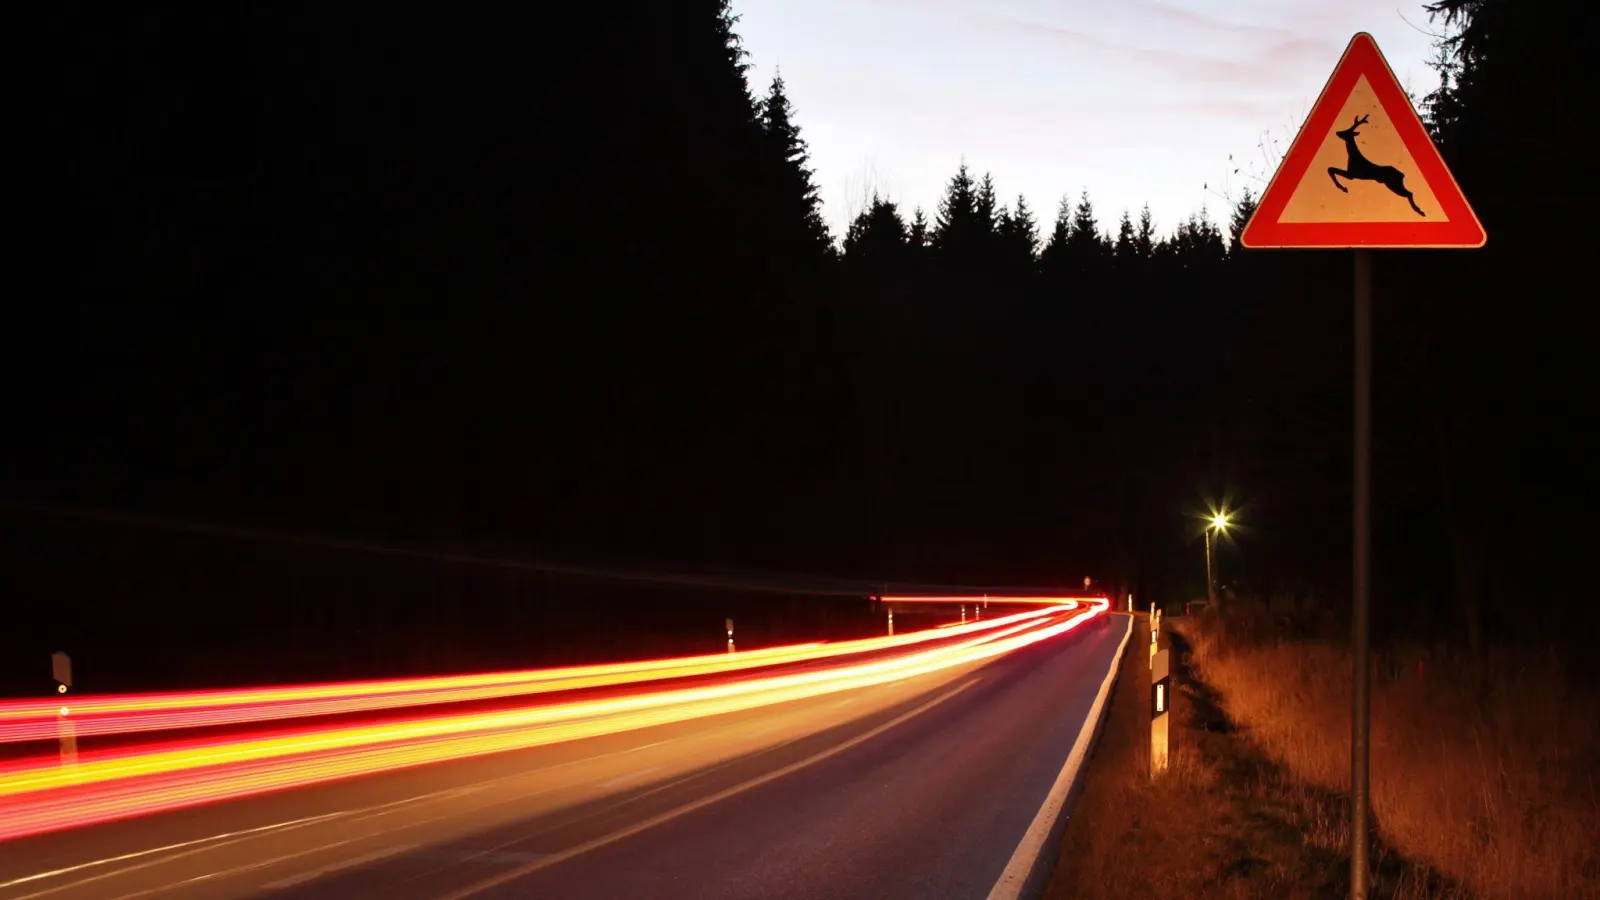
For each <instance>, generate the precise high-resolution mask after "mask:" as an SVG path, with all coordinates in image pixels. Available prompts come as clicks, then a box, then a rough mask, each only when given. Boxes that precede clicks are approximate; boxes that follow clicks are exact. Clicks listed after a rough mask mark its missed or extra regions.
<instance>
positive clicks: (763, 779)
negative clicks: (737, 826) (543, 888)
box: [439, 677, 982, 900]
mask: <svg viewBox="0 0 1600 900" xmlns="http://www.w3.org/2000/svg"><path fill="white" fill-rule="evenodd" d="M981 680H982V678H981V677H979V678H973V679H970V680H968V681H966V682H963V683H962V684H961V685H960V686H959V687H956V688H954V689H952V690H948V691H945V692H944V693H942V694H940V695H939V696H937V697H935V698H933V699H932V700H929V701H928V702H926V703H924V704H922V705H921V706H918V707H917V708H915V709H913V710H910V711H908V712H904V713H901V714H900V715H898V716H895V717H894V718H893V719H890V720H889V721H887V722H885V723H883V724H882V725H879V726H878V727H876V728H874V729H872V730H871V731H867V732H863V733H862V734H858V735H856V736H855V737H853V738H851V739H849V740H847V741H844V742H842V743H839V744H835V745H833V746H832V747H829V748H828V749H826V750H823V751H820V752H818V753H813V754H812V755H810V756H808V757H806V758H805V759H802V760H798V761H796V762H792V763H790V764H788V765H786V766H784V767H783V768H780V769H774V770H772V771H771V772H768V773H766V774H765V775H760V776H757V777H755V778H752V779H750V780H748V781H742V782H740V783H739V784H736V785H734V786H732V787H729V788H724V789H723V790H720V791H718V792H716V793H715V794H711V795H710V796H706V797H701V798H700V799H699V800H695V801H693V802H691V803H685V804H684V805H682V806H679V807H677V808H676V809H669V810H667V811H666V812H664V813H659V814H657V815H654V816H651V817H650V818H648V819H645V820H644V821H643V822H639V823H637V824H635V825H630V826H628V827H627V828H622V829H619V830H617V831H613V832H611V833H610V834H604V835H601V836H600V837H597V838H593V839H591V840H588V841H584V842H583V843H581V844H578V845H577V846H574V847H568V848H567V849H565V850H562V851H561V852H559V853H552V854H550V855H549V856H548V857H546V858H544V859H541V860H539V861H537V862H531V863H528V864H527V865H525V866H519V867H518V868H516V869H513V870H511V871H510V872H505V873H503V874H500V875H496V876H494V877H493V878H486V879H484V880H483V881H480V882H478V883H477V884H473V885H468V886H467V887H464V888H462V889H460V890H458V891H455V892H453V893H450V894H446V895H443V896H442V897H440V898H439V900H462V898H464V897H471V896H475V895H477V894H481V893H483V892H484V891H487V890H490V889H491V888H496V887H499V886H501V885H504V884H507V883H509V882H512V881H516V880H517V879H520V878H526V877H527V876H529V875H531V874H533V873H534V872H537V871H539V870H540V869H545V868H548V867H550V866H553V865H555V864H556V863H559V862H563V861H565V860H568V859H571V858H573V857H574V856H580V855H582V854H584V853H588V852H589V851H591V850H597V849H599V848H601V847H605V846H607V845H609V844H614V843H616V842H617V841H620V840H623V839H624V838H629V837H632V836H634V835H636V834H639V833H640V832H642V831H647V830H649V829H651V828H654V827H656V826H657V825H661V824H664V823H666V822H670V821H672V820H673V819H677V818H679V817H681V816H685V815H688V814H689V813H692V812H694V811H695V810H698V809H703V808H705V807H707V806H710V805H711V804H713V803H718V802H721V801H723V800H726V799H728V798H729V797H733V796H735V795H738V794H742V793H744V792H745V791H748V790H751V789H753V788H758V787H760V786H762V785H764V784H767V783H768V782H772V781H776V780H778V779H779V778H782V777H783V776H785V775H789V774H791V773H794V772H798V771H799V770H801V769H804V768H806V767H807V766H812V765H815V764H817V763H819V762H822V761H823V760H825V759H828V758H829V757H832V756H836V755H838V754H840V753H843V752H844V751H846V750H849V749H850V748H852V747H856V746H859V745H860V744H864V743H866V742H867V741H870V740H872V739H873V738H875V737H877V736H878V735H880V734H883V733H884V732H885V731H888V730H890V729H891V728H894V727H896V726H898V725H900V724H902V723H904V722H906V721H908V720H910V719H912V718H915V717H916V716H919V715H922V714H923V713H925V712H927V711H928V710H930V709H932V708H934V707H935V706H938V705H939V704H941V703H943V702H945V701H946V700H949V699H950V698H951V697H954V696H955V695H957V694H959V693H961V692H962V691H964V690H966V689H967V688H970V687H972V686H973V685H975V684H977V683H978V682H979V681H981Z"/></svg>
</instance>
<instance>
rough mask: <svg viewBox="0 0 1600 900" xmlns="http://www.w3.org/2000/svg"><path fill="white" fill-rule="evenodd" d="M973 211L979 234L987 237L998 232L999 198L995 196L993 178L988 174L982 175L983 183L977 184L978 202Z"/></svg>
mask: <svg viewBox="0 0 1600 900" xmlns="http://www.w3.org/2000/svg"><path fill="white" fill-rule="evenodd" d="M973 211H974V212H975V213H976V214H977V225H978V231H979V233H980V234H982V235H984V236H985V237H987V236H990V235H993V234H994V233H995V232H996V231H998V230H999V226H1000V212H1001V210H1000V209H999V198H998V197H997V196H996V195H995V188H994V176H993V175H990V174H989V173H988V172H985V173H983V181H981V182H979V183H978V201H977V203H976V204H975V205H974V207H973Z"/></svg>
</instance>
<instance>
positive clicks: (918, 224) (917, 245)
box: [910, 206, 931, 253]
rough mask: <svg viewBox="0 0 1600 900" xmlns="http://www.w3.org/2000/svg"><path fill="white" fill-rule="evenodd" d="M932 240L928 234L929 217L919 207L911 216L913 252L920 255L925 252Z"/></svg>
mask: <svg viewBox="0 0 1600 900" xmlns="http://www.w3.org/2000/svg"><path fill="white" fill-rule="evenodd" d="M930 240H931V237H930V235H929V234H928V217H927V215H926V214H925V213H923V211H922V207H920V206H919V207H917V208H916V210H915V211H913V212H912V214H911V229H910V245H911V249H912V251H913V252H917V253H920V252H922V251H923V250H926V249H928V243H929V241H930Z"/></svg>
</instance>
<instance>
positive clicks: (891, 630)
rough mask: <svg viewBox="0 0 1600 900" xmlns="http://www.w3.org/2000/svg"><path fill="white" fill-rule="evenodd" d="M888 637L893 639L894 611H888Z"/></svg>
mask: <svg viewBox="0 0 1600 900" xmlns="http://www.w3.org/2000/svg"><path fill="white" fill-rule="evenodd" d="M889 636H890V637H894V609H893V607H891V608H890V609H889Z"/></svg>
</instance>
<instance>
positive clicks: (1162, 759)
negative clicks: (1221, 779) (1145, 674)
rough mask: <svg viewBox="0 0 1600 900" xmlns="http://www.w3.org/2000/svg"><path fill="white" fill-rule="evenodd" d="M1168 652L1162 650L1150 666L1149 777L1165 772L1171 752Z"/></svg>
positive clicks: (1170, 696)
mask: <svg viewBox="0 0 1600 900" xmlns="http://www.w3.org/2000/svg"><path fill="white" fill-rule="evenodd" d="M1170 653H1171V651H1170V650H1162V651H1159V652H1158V653H1156V655H1155V656H1154V657H1153V658H1152V661H1151V665H1150V775H1151V777H1155V776H1156V775H1159V774H1161V773H1162V772H1165V771H1166V770H1167V762H1168V757H1169V754H1170V751H1171V744H1170V735H1171V731H1170V729H1169V726H1168V722H1169V720H1170V719H1171V718H1172V716H1171V712H1172V674H1171V669H1170V666H1169V664H1168V660H1169V659H1170V656H1169V654H1170Z"/></svg>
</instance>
